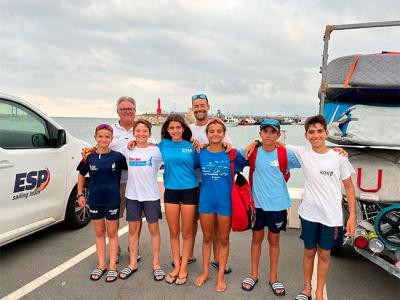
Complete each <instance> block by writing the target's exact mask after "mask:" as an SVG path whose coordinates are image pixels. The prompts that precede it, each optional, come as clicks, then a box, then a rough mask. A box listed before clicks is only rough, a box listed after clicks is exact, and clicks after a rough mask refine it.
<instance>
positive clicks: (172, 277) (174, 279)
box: [165, 273, 178, 284]
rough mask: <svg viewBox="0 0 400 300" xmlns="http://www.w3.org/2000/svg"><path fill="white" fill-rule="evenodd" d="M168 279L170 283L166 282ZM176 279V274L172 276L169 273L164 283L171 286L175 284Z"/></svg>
mask: <svg viewBox="0 0 400 300" xmlns="http://www.w3.org/2000/svg"><path fill="white" fill-rule="evenodd" d="M168 278H170V279H172V281H170V280H168ZM177 278H178V274H177V275H172V273H169V274H168V275H167V277H165V282H166V283H168V284H173V283H175V281H176V279H177Z"/></svg>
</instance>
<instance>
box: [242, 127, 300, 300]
mask: <svg viewBox="0 0 400 300" xmlns="http://www.w3.org/2000/svg"><path fill="white" fill-rule="evenodd" d="M280 135H281V134H280V124H279V122H278V121H276V120H270V119H266V120H264V121H263V122H262V123H261V125H260V137H261V139H262V143H261V147H259V149H258V151H257V156H256V158H255V169H254V173H253V186H252V193H253V197H254V203H255V207H256V221H255V225H254V227H253V238H252V242H251V275H250V277H247V278H245V279H244V280H243V282H242V289H244V290H245V291H251V290H252V289H253V288H254V286H255V285H256V284H257V282H258V264H259V261H260V255H261V245H262V242H263V240H264V227H268V243H269V258H270V270H269V285H270V286H271V288H272V291H273V293H274V294H275V295H276V296H283V295H285V293H286V291H285V287H284V285H283V284H282V283H281V282H279V281H278V261H279V233H280V231H282V230H286V224H287V209H288V208H289V207H290V205H291V201H290V197H289V192H288V189H287V185H286V181H285V178H284V176H283V173H282V172H281V170H280V168H279V161H278V153H277V149H276V142H277V140H278V139H279V137H280ZM286 151H287V160H288V166H287V170H286V172H288V170H289V169H293V168H300V163H299V161H298V160H297V158H296V156H295V155H294V153H293V152H292V151H290V150H286Z"/></svg>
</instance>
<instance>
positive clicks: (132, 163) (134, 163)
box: [129, 157, 153, 167]
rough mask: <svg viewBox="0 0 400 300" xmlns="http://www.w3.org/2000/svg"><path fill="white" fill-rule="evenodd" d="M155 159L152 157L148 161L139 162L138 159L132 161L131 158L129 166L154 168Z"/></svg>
mask: <svg viewBox="0 0 400 300" xmlns="http://www.w3.org/2000/svg"><path fill="white" fill-rule="evenodd" d="M152 160H153V158H152V157H150V158H149V159H148V160H138V159H137V158H133V159H132V160H131V158H129V166H130V167H152V166H153V163H152Z"/></svg>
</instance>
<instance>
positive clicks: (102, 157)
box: [78, 99, 356, 300]
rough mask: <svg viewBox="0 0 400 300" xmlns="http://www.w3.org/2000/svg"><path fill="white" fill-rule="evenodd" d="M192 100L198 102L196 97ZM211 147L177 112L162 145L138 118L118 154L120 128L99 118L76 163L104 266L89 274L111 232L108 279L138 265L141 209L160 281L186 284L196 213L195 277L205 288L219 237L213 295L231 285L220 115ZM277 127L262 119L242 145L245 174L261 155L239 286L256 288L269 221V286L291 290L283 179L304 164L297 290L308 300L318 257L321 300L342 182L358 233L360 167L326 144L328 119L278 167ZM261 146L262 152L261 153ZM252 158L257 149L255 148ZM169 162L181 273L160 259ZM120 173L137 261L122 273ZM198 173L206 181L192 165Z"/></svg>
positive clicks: (228, 181)
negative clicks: (284, 262) (246, 272)
mask: <svg viewBox="0 0 400 300" xmlns="http://www.w3.org/2000/svg"><path fill="white" fill-rule="evenodd" d="M192 100H193V99H192ZM205 132H206V136H207V139H208V144H207V145H205V146H204V147H203V148H202V149H201V150H199V148H200V147H196V148H197V149H196V148H194V147H193V144H195V145H198V144H199V143H198V141H193V139H192V132H191V129H190V128H189V126H188V125H187V124H186V122H185V120H184V119H183V117H182V116H180V115H170V116H169V117H168V118H167V120H166V122H165V123H164V125H163V126H162V129H161V142H160V143H159V144H157V145H154V144H149V143H148V139H149V137H150V135H151V124H150V123H149V122H147V121H145V120H138V121H136V122H135V123H134V125H133V135H134V139H135V143H134V144H133V147H131V149H128V148H126V147H123V148H121V149H120V150H118V151H112V150H110V149H109V145H110V143H111V141H112V136H113V129H112V127H110V126H109V125H106V124H101V125H99V126H97V127H96V130H95V140H96V143H97V147H96V149H95V151H94V152H93V153H91V154H90V155H88V156H87V158H86V160H85V159H84V160H82V162H81V163H80V164H79V166H78V171H79V175H78V203H79V205H81V206H83V205H86V199H87V204H88V205H89V213H90V217H91V218H92V220H93V224H94V228H95V233H96V246H97V256H98V261H99V264H98V266H97V268H96V269H95V270H94V271H93V272H92V274H91V275H90V278H91V279H92V280H99V279H100V278H101V277H102V276H103V274H104V273H105V272H106V262H105V260H106V258H105V233H106V232H107V236H108V238H109V255H110V263H109V270H108V272H107V275H106V281H107V282H113V281H115V280H117V278H118V277H119V278H120V279H127V278H128V277H129V276H131V275H132V274H133V273H134V272H135V271H137V269H138V267H137V258H136V254H137V249H138V241H139V228H140V220H141V218H142V214H144V216H145V217H146V220H147V223H148V228H149V231H150V235H151V244H152V253H153V276H154V280H156V281H161V280H165V281H166V282H167V283H169V284H172V283H175V284H176V285H182V284H185V283H186V282H187V279H188V271H187V265H188V263H189V260H190V256H191V251H192V248H193V244H194V238H195V236H194V234H193V231H194V226H195V224H196V222H197V214H198V215H199V219H200V224H201V228H202V233H203V244H202V254H203V271H202V273H201V274H200V275H199V276H198V277H197V278H196V279H195V280H194V284H195V285H196V286H202V285H203V284H204V283H205V282H206V281H207V280H208V277H209V266H210V257H211V242H212V240H213V237H215V238H216V239H217V240H218V250H219V251H218V262H219V271H218V276H217V284H216V291H224V290H225V289H226V288H227V286H226V282H225V280H224V273H225V270H226V267H227V259H228V256H229V235H230V231H231V216H232V204H231V190H232V172H231V162H230V159H229V156H228V153H226V147H225V146H226V144H225V142H224V139H225V135H226V127H225V125H224V124H223V122H222V121H221V120H219V119H214V120H209V122H208V124H207V125H206V129H205ZM279 136H280V124H279V122H278V121H276V120H270V119H267V120H264V121H263V122H262V123H261V125H260V138H261V142H259V141H258V142H257V143H252V144H250V145H249V146H248V147H247V148H246V149H245V150H238V151H237V152H238V153H237V155H236V159H235V161H234V166H235V167H234V170H235V172H239V171H241V170H243V168H244V167H245V166H249V161H250V160H247V158H248V157H249V156H251V155H252V154H251V153H252V152H253V151H256V153H257V154H256V157H255V159H254V158H253V159H254V161H255V165H254V166H253V170H254V172H253V180H252V194H253V197H254V201H255V206H256V221H255V225H254V227H253V228H252V232H253V236H252V244H251V274H250V276H249V277H247V278H245V279H244V280H243V282H242V289H243V290H246V291H251V290H252V289H253V288H254V287H255V285H256V284H257V282H258V280H259V278H258V265H259V259H260V254H261V245H262V241H263V239H264V227H268V233H267V239H268V242H269V246H270V247H269V259H270V271H269V285H270V286H271V289H272V291H273V292H274V294H275V295H277V296H282V295H285V293H286V290H285V287H284V285H283V283H281V282H280V281H278V261H279V252H280V251H279V233H280V231H282V230H286V223H287V209H288V208H289V207H290V198H289V193H288V189H287V185H286V181H285V177H286V176H285V173H287V172H288V171H289V170H290V169H292V168H299V167H301V168H302V169H303V173H304V177H305V191H304V197H303V200H302V203H301V206H300V209H299V215H300V219H301V225H302V229H301V236H300V237H301V239H303V241H304V247H305V250H304V258H303V265H304V289H303V291H302V292H301V293H299V295H297V296H296V299H297V300H303V299H311V277H312V272H313V262H314V258H315V255H316V254H318V274H317V276H318V279H317V288H316V299H323V288H324V285H325V282H326V277H327V273H328V267H329V255H330V249H331V248H332V246H333V241H334V239H336V238H337V235H338V233H339V232H340V228H341V226H342V225H343V219H342V210H341V199H342V194H341V181H342V182H343V184H344V187H345V190H346V196H347V201H348V203H349V210H350V217H349V219H348V222H347V228H346V229H347V230H346V234H347V235H349V236H350V235H352V234H353V233H354V230H355V223H356V217H355V196H354V187H353V184H352V181H351V174H352V172H354V170H353V168H352V166H351V165H350V163H349V162H348V160H347V158H346V157H344V156H342V155H340V154H338V153H336V152H335V151H333V150H331V149H329V148H328V147H327V146H326V145H325V140H326V138H327V136H328V131H327V124H326V120H325V118H324V117H323V116H321V115H318V116H314V117H310V118H308V119H307V121H306V123H305V137H306V139H307V140H308V141H309V142H310V144H311V148H310V149H309V148H305V147H298V146H286V155H287V161H288V164H287V165H288V167H287V170H285V171H284V172H282V171H281V170H280V168H279V163H280V162H279V159H278V154H277V147H279V146H282V145H280V143H279V142H278V139H279ZM255 148H257V149H256V150H254V149H255ZM253 155H254V154H253ZM162 164H163V165H164V187H165V192H164V205H165V215H166V219H167V223H168V228H169V233H170V245H171V251H172V257H173V266H174V269H173V270H172V272H170V273H169V274H168V275H166V274H165V272H164V271H163V269H162V268H161V265H160V262H159V253H160V230H159V224H158V221H159V219H161V218H162V214H161V204H160V191H159V186H158V182H157V173H158V170H159V168H160V166H161V165H162ZM123 169H127V170H128V181H127V187H126V192H125V198H126V210H127V216H126V219H127V221H128V223H129V235H128V243H129V250H130V263H129V265H128V266H127V267H125V268H123V269H122V270H121V271H120V272H119V273H118V272H117V267H116V263H117V262H116V259H117V252H118V234H117V231H118V218H119V209H120V206H119V205H120V202H119V201H120V195H119V189H120V176H121V171H122V170H123ZM196 169H200V170H201V177H202V180H201V184H200V187H199V182H198V181H199V180H198V178H197V176H196V173H195V170H196ZM88 172H89V173H90V181H89V192H88V195H86V198H85V195H84V194H83V187H84V180H85V178H84V176H85V175H86V174H87V173H88ZM180 234H182V239H183V243H182V255H180V253H181V252H180V246H181V245H180V241H179V236H180Z"/></svg>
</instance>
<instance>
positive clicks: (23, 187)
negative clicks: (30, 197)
mask: <svg viewBox="0 0 400 300" xmlns="http://www.w3.org/2000/svg"><path fill="white" fill-rule="evenodd" d="M49 182H50V171H49V169H48V168H47V167H46V168H45V169H44V170H38V171H30V172H26V173H18V174H16V175H15V184H14V193H18V192H23V191H31V190H33V193H36V192H40V191H43V190H44V189H45V188H46V187H47V185H48V184H49Z"/></svg>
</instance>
